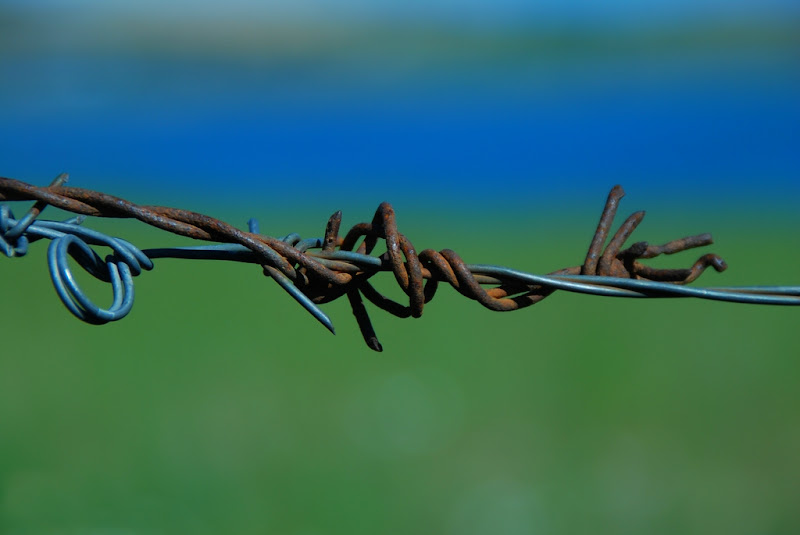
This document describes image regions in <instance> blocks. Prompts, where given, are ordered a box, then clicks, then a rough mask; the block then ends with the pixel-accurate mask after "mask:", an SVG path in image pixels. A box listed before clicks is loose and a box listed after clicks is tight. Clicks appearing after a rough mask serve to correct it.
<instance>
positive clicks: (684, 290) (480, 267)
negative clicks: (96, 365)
mask: <svg viewBox="0 0 800 535" xmlns="http://www.w3.org/2000/svg"><path fill="white" fill-rule="evenodd" d="M66 180H67V175H66V174H62V175H59V176H58V177H56V179H55V180H54V181H53V182H52V183H51V184H50V186H48V187H44V188H39V187H36V186H33V185H31V184H28V183H25V182H21V181H19V180H14V179H10V178H2V177H0V201H31V200H32V201H35V203H34V205H33V207H32V208H31V209H30V210H28V212H27V213H26V214H25V216H23V217H22V218H20V219H15V218H14V215H13V213H12V212H11V209H10V208H9V207H8V206H7V205H0V252H2V253H3V254H5V255H6V256H7V257H20V256H24V255H25V254H26V253H27V248H28V245H29V244H30V243H33V242H35V241H37V240H40V239H43V238H44V239H49V240H51V243H50V246H49V248H48V255H47V258H48V265H49V268H50V274H51V278H52V281H53V285H54V286H55V289H56V293H57V294H58V296H59V297H60V299H61V300H62V302H63V303H64V305H65V306H66V307H67V309H68V310H69V311H70V312H71V313H72V314H73V315H75V316H76V317H77V318H79V319H81V320H83V321H85V322H87V323H92V324H102V323H107V322H109V321H115V320H119V319H121V318H123V317H125V316H126V315H127V314H128V313H129V312H130V310H131V308H132V306H133V296H134V292H133V277H134V276H136V275H138V274H139V273H141V271H142V270H150V269H152V268H153V262H152V260H153V259H157V258H184V259H205V260H228V261H237V262H249V263H256V264H260V265H261V266H262V269H263V272H264V274H265V275H267V276H268V277H270V278H272V279H274V280H275V281H276V282H277V283H278V284H279V286H280V287H281V288H283V289H284V290H285V291H286V292H287V293H289V294H290V295H291V297H292V298H293V299H294V300H296V301H297V302H298V303H299V304H300V305H301V306H303V307H304V308H305V309H306V310H307V311H308V312H309V313H310V314H311V315H312V316H314V318H316V319H317V320H318V321H319V322H320V323H322V324H323V325H324V326H325V327H326V328H327V329H328V330H330V331H331V332H332V333H333V332H334V328H333V324H332V322H331V320H330V318H328V316H327V315H326V314H325V313H324V312H322V310H321V309H320V308H319V305H321V304H324V303H328V302H330V301H334V300H336V299H338V298H340V297H342V296H343V295H346V296H347V299H348V301H349V302H350V306H351V308H352V309H353V314H354V316H355V318H356V322H357V323H358V326H359V328H360V330H361V333H362V335H363V337H364V341H365V342H366V344H367V346H368V347H369V348H370V349H373V350H374V351H382V350H383V347H382V346H381V344H380V342H379V341H378V337H377V335H376V334H375V330H374V328H373V326H372V321H371V320H370V317H369V314H368V312H367V308H366V306H365V304H364V298H366V299H367V300H368V301H369V302H371V303H372V304H374V305H375V306H377V307H378V308H380V309H382V310H385V311H387V312H389V313H390V314H392V315H394V316H397V317H401V318H406V317H415V318H418V317H420V316H421V315H422V311H423V308H424V306H425V304H427V303H429V302H430V301H431V300H432V299H433V297H434V295H435V294H436V291H437V289H438V287H439V284H440V283H442V282H444V283H447V284H450V285H451V286H452V287H453V288H455V289H456V290H457V291H458V292H459V293H461V294H462V295H464V296H465V297H467V298H469V299H472V300H475V301H478V302H479V303H480V304H481V305H483V306H484V307H486V308H488V309H490V310H495V311H510V310H518V309H520V308H525V307H527V306H530V305H533V304H535V303H538V302H539V301H541V300H542V299H544V298H546V297H547V296H549V295H550V294H552V293H553V292H555V291H556V290H566V291H571V292H579V293H586V294H592V295H603V296H610V297H697V298H702V299H712V300H719V301H728V302H737V303H751V304H775V305H800V286H781V287H759V286H753V287H743V288H689V287H686V286H684V285H685V284H687V283H690V282H693V281H694V280H696V279H697V278H698V277H699V276H700V275H701V274H702V273H703V271H704V270H705V269H706V268H708V267H711V268H713V269H715V270H716V271H718V272H721V271H724V270H725V269H726V268H727V265H726V264H725V261H724V260H723V259H722V258H720V257H719V256H717V255H715V254H705V255H702V256H701V257H700V258H698V259H697V260H696V261H695V262H694V264H692V265H691V266H690V267H689V268H682V269H662V268H653V267H651V266H648V265H646V264H643V263H642V262H641V260H645V259H649V258H654V257H656V256H659V255H662V254H667V255H670V254H675V253H679V252H682V251H686V250H688V249H693V248H695V247H703V246H706V245H710V244H711V243H713V240H712V238H711V235H710V234H699V235H697V236H689V237H686V238H681V239H677V240H673V241H670V242H668V243H665V244H663V245H650V244H648V243H647V242H636V243H634V244H633V245H631V246H630V247H628V248H627V249H623V246H624V245H625V242H626V241H627V240H628V239H629V238H630V236H631V234H632V233H633V232H634V231H635V229H636V227H637V226H638V225H639V223H641V221H642V219H643V218H644V215H645V213H644V212H635V213H634V214H633V215H631V216H630V217H628V218H627V219H626V220H625V222H624V223H623V224H622V225H621V226H620V227H619V229H617V231H616V232H615V233H614V234H613V236H611V238H610V239H609V235H610V233H611V226H612V224H613V221H614V218H615V216H616V212H617V209H618V208H619V202H620V200H621V199H622V197H623V196H624V195H625V192H624V191H623V189H622V187H621V186H614V188H612V190H611V192H610V193H609V195H608V199H607V200H606V204H605V207H604V209H603V212H602V215H601V217H600V221H599V222H598V225H597V227H596V229H595V233H594V236H593V238H592V241H591V243H590V245H589V250H588V252H587V253H586V256H585V259H584V262H583V264H582V265H580V266H573V267H568V268H564V269H561V270H558V271H555V272H553V273H550V274H549V275H544V276H543V275H533V274H530V273H525V272H522V271H517V270H513V269H510V268H506V267H502V266H495V265H484V264H466V263H465V262H464V261H463V260H462V259H461V257H460V256H459V255H458V254H457V253H455V252H454V251H452V250H450V249H443V250H441V251H439V252H436V251H434V250H433V249H425V250H423V251H420V252H419V253H417V251H416V249H415V248H414V246H413V244H412V243H411V242H410V241H409V240H408V238H406V237H405V236H404V235H403V234H402V233H400V232H399V231H398V228H397V221H396V217H395V212H394V210H393V209H392V206H391V205H390V204H389V203H387V202H384V203H381V204H380V206H379V207H378V209H377V211H376V212H375V215H374V217H373V218H372V221H371V222H369V223H358V224H356V225H354V226H353V227H351V228H350V230H349V231H348V232H347V233H345V236H344V237H343V238H342V237H340V235H339V231H340V226H341V221H342V212H341V211H338V212H336V213H335V214H333V215H332V216H331V217H330V218H329V219H328V222H327V225H326V227H325V234H324V236H323V237H322V238H311V239H302V238H301V237H300V236H299V235H297V234H289V235H287V236H284V237H282V238H273V237H270V236H266V235H263V234H260V233H259V225H258V221H256V220H255V219H251V220H249V221H248V230H247V231H242V230H239V229H237V228H236V227H233V226H231V225H229V224H227V223H225V222H223V221H220V220H218V219H214V218H212V217H209V216H207V215H203V214H199V213H196V212H191V211H187V210H181V209H177V208H167V207H162V206H140V205H136V204H134V203H132V202H129V201H127V200H124V199H120V198H118V197H114V196H111V195H108V194H105V193H101V192H97V191H92V190H86V189H80V188H71V187H66V186H64V183H65V182H66ZM48 204H51V205H53V206H56V207H58V208H61V209H63V210H67V211H70V212H73V213H75V214H79V215H78V217H76V218H72V219H69V220H66V221H44V220H41V219H38V217H39V216H40V214H41V213H42V211H43V210H44V208H45V207H46V206H47V205H48ZM85 216H94V217H112V218H135V219H137V220H139V221H142V222H143V223H146V224H148V225H151V226H154V227H156V228H159V229H163V230H166V231H168V232H171V233H174V234H178V235H181V236H186V237H189V238H193V239H196V240H204V241H213V242H220V243H218V244H215V245H207V246H193V247H171V248H160V249H145V250H140V249H138V248H137V247H135V246H134V245H132V244H131V243H128V242H127V241H125V240H122V239H121V238H113V237H110V236H107V235H105V234H102V233H100V232H97V231H94V230H91V229H87V228H85V227H83V226H82V225H81V224H82V223H83V220H84V218H85ZM381 241H382V242H383V243H384V244H385V246H386V251H385V252H383V253H382V254H380V255H378V256H375V255H373V254H372V253H373V251H375V248H376V247H377V245H378V244H379V243H380V242H381ZM606 242H608V243H606ZM91 246H102V247H108V248H110V249H111V251H112V254H110V255H108V256H106V258H105V259H101V258H100V256H99V255H98V254H97V253H96V252H95V251H94V249H93V248H92V247H91ZM68 257H72V258H73V259H74V260H75V261H76V262H77V263H78V265H80V266H81V267H82V268H83V269H84V270H86V271H87V272H88V273H90V274H91V275H92V276H94V277H95V278H97V279H99V280H102V281H105V282H109V283H111V285H112V293H113V302H112V305H111V306H110V307H109V308H107V309H103V308H100V307H98V306H97V305H95V304H94V303H93V302H92V301H91V300H90V299H89V298H88V296H86V294H85V293H84V292H83V291H82V290H81V288H80V287H79V286H78V285H77V283H76V282H75V279H74V277H73V276H72V272H71V268H70V266H69V262H68ZM383 271H391V272H392V273H393V275H394V278H395V281H396V282H397V284H398V286H400V288H401V290H402V291H403V293H405V294H406V296H407V297H408V305H406V304H403V303H400V302H397V301H395V300H393V299H390V298H389V297H386V296H385V295H383V294H381V293H380V292H379V291H378V290H377V289H376V288H375V287H374V286H373V285H372V284H371V282H370V279H371V278H372V277H373V276H374V275H376V274H377V273H379V272H383Z"/></svg>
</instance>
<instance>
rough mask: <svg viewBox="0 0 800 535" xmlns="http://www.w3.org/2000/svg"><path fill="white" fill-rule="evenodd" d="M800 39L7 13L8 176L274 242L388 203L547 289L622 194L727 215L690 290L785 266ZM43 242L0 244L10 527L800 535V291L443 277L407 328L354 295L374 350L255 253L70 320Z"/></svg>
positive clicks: (72, 4)
mask: <svg viewBox="0 0 800 535" xmlns="http://www.w3.org/2000/svg"><path fill="white" fill-rule="evenodd" d="M798 23H800V4H797V3H796V2H793V1H788V0H785V1H784V0H759V1H755V0H727V1H721V0H720V1H715V0H706V1H699V2H698V1H688V0H672V1H662V0H653V1H651V2H647V3H642V2H629V1H625V0H614V1H611V2H603V3H591V2H569V3H565V2H557V1H555V0H540V1H538V2H527V1H526V2H523V1H517V0H498V1H495V2H491V3H489V2H485V3H484V2H477V1H474V0H463V1H460V2H453V1H449V0H436V1H429V2H425V3H419V2H405V3H401V2H394V3H385V2H383V3H376V2H367V1H364V0H338V1H336V2H334V1H330V0H316V1H311V0H299V1H293V2H282V1H280V0H271V1H255V0H229V1H227V2H211V1H208V0H197V1H193V2H188V1H173V2H156V1H154V0H141V1H139V2H126V3H123V2H101V1H99V0H73V1H62V0H34V1H30V0H2V1H1V2H0V74H2V80H3V82H2V84H0V104H1V105H0V126H1V128H0V163H1V164H2V165H0V175H2V176H6V177H12V178H17V179H20V180H24V181H27V182H31V183H35V184H39V185H44V184H47V183H48V182H49V181H50V180H51V179H52V178H53V177H54V176H55V175H57V174H58V173H60V172H62V171H67V172H69V173H70V174H71V181H70V184H71V185H74V186H78V187H85V188H91V189H97V190H101V191H104V192H107V193H110V194H115V195H119V196H123V197H126V198H128V199H130V200H132V201H134V202H137V203H140V204H157V205H167V206H177V207H181V208H187V209H192V210H196V211H201V212H205V213H208V214H209V215H213V216H216V217H220V218H222V219H225V220H227V221H229V222H231V223H233V224H236V225H238V226H240V227H242V228H244V226H245V223H246V221H247V219H248V218H250V217H257V218H259V220H260V222H261V228H262V232H265V233H268V234H271V235H283V234H287V233H289V232H299V233H300V234H301V235H303V237H313V236H318V235H321V234H322V233H323V231H324V224H325V221H326V220H327V218H328V216H329V215H330V214H331V213H333V212H334V211H335V210H338V209H342V210H344V227H349V226H350V225H352V224H354V223H357V222H360V221H368V220H370V219H371V217H372V213H373V211H374V209H375V208H376V207H377V205H378V203H379V202H381V201H383V200H388V201H390V202H392V203H393V205H394V206H395V209H396V211H397V214H398V222H399V225H400V230H401V231H402V232H404V233H405V234H406V235H407V236H408V237H409V238H410V239H411V240H412V242H413V243H414V244H415V245H416V247H417V249H423V248H428V247H430V248H434V249H443V248H452V249H454V250H456V251H458V252H459V253H460V254H461V255H462V257H463V258H464V259H465V260H466V261H467V262H474V263H495V264H502V265H508V266H512V267H515V268H518V269H522V270H526V271H530V272H536V273H542V272H548V271H552V270H555V269H558V268H561V267H565V266H568V265H576V264H579V263H581V261H582V259H583V256H584V255H585V250H586V248H587V247H588V244H589V241H590V239H591V236H592V233H593V230H594V226H595V224H596V222H597V218H598V217H599V213H600V210H601V208H602V204H603V202H604V199H605V196H606V194H607V193H608V190H609V189H610V188H611V187H612V186H613V185H614V184H616V183H620V184H622V185H623V186H624V187H625V189H626V191H627V192H628V196H627V197H626V198H625V199H624V200H623V201H622V205H621V213H620V217H623V216H626V215H628V214H629V213H630V212H633V211H635V210H639V209H647V210H648V216H647V218H646V219H645V220H644V223H643V224H642V225H641V226H640V228H639V229H638V230H637V232H636V234H635V238H636V240H637V241H638V240H647V241H650V242H653V243H660V242H665V241H668V240H670V239H674V238H678V237H683V236H686V235H690V234H697V233H700V232H706V231H710V232H713V233H714V236H715V238H716V243H715V245H714V246H713V251H714V252H717V253H719V254H720V255H721V256H723V257H724V258H725V259H726V260H727V261H728V263H729V265H730V268H729V270H728V271H727V272H725V273H723V274H716V273H708V274H706V275H704V276H703V277H702V278H701V279H700V281H698V283H696V284H702V285H745V284H746V285H752V284H797V283H798V273H797V268H796V266H797V265H798V261H800V233H798V224H799V223H800V215H798V214H799V213H800V212H798V210H797V204H798V200H799V199H800V151H799V150H798V148H799V147H798V139H799V138H798V125H800V97H799V96H798V95H800V32H799V31H798ZM13 208H14V210H15V211H16V212H17V214H18V215H19V214H21V213H22V212H23V211H24V210H25V209H26V208H27V205H26V206H14V207H13ZM64 216H65V214H63V213H60V212H59V211H58V210H55V209H52V208H49V209H48V210H47V211H46V212H45V217H50V218H61V217H64ZM620 221H621V219H620ZM86 224H87V225H89V226H91V227H92V228H98V229H100V230H105V231H107V232H110V233H113V234H116V235H119V236H121V237H124V238H126V239H129V240H130V241H132V242H134V243H135V244H137V245H139V246H140V247H154V246H162V245H169V244H183V245H186V244H187V243H186V242H187V240H182V239H180V238H177V237H173V236H169V235H166V234H164V233H161V232H158V231H155V230H150V229H147V228H142V225H137V224H135V223H131V222H125V221H89V222H87V223H86ZM32 249H33V250H32V251H31V253H30V254H29V256H28V257H25V258H21V259H4V260H0V262H2V267H0V273H1V274H2V276H1V277H0V288H2V291H3V295H4V304H5V306H3V307H2V310H1V311H0V325H2V326H3V327H2V333H3V335H4V343H3V349H2V351H0V531H2V532H3V533H10V534H28V533H31V534H33V533H67V534H73V533H74V534H83V533H91V534H99V533H114V534H122V533H126V534H127V533H147V534H149V533H185V532H192V533H219V532H229V533H287V534H290V533H291V534H294V533H297V534H314V533H348V534H352V533H453V534H470V533H498V534H506V533H507V534H522V533H526V534H527V533H575V532H587V531H590V530H591V531H592V532H595V533H596V532H603V533H642V532H649V533H675V532H681V533H729V534H735V533H774V534H781V533H796V532H797V531H798V529H800V513H798V510H797V499H796V497H797V496H798V493H799V492H800V484H798V481H800V456H798V453H797V452H798V451H800V425H798V424H800V393H798V392H800V390H799V389H798V388H797V385H798V381H800V363H798V362H797V355H798V354H800V351H798V349H800V343H799V342H798V339H797V332H796V327H797V317H798V316H797V311H796V310H793V309H786V308H767V307H755V306H744V305H732V304H730V305H729V304H720V303H706V302H696V301H682V300H670V301H666V300H665V301H656V300H651V301H646V302H645V301H628V300H613V299H602V298H597V297H589V296H580V295H569V294H565V293H559V294H555V295H553V296H552V297H550V298H548V299H547V300H546V301H545V302H543V303H541V304H539V305H537V306H535V307H533V308H530V309H526V310H524V311H520V312H515V313H512V314H498V313H492V312H489V311H487V310H484V309H482V308H481V307H480V306H479V305H477V304H475V303H469V302H466V301H465V300H464V298H463V297H461V296H459V295H458V294H456V292H454V291H452V290H451V289H449V288H442V289H440V292H439V293H438V294H437V296H436V299H435V300H434V301H433V302H432V303H431V304H430V305H429V306H427V307H426V309H425V314H424V316H423V317H422V318H421V319H419V320H410V319H409V320H400V319H397V318H394V317H387V315H386V314H384V313H382V312H380V311H377V310H376V311H374V312H373V314H372V315H373V320H374V322H375V325H376V329H377V331H378V334H379V336H380V337H381V340H382V342H383V345H384V348H385V351H384V353H383V354H380V355H378V354H373V353H371V352H370V351H369V350H368V349H367V348H366V347H365V346H364V345H363V343H362V341H361V339H360V335H359V333H358V330H357V327H356V326H355V322H354V321H353V319H352V314H351V312H350V311H349V310H348V307H347V305H346V304H345V303H338V302H337V303H332V304H330V305H326V308H325V310H326V312H327V313H328V314H329V315H330V316H331V318H332V319H333V321H334V323H335V325H336V327H337V335H336V337H332V336H331V335H330V333H328V332H327V331H325V330H324V329H323V328H321V327H320V326H319V325H318V324H316V322H314V321H313V320H312V319H311V318H310V317H307V314H306V313H305V312H304V311H302V310H301V309H300V307H298V306H296V304H295V303H294V302H292V301H291V300H290V299H289V298H288V296H286V295H285V294H283V293H282V292H281V290H280V289H279V288H277V286H276V285H274V284H273V283H271V281H268V280H264V279H263V277H262V275H261V274H260V269H259V268H258V267H254V266H246V265H223V264H215V263H211V262H209V263H201V262H193V263H187V262H185V261H179V260H162V261H158V262H157V263H156V268H155V270H154V271H153V272H152V273H145V274H143V275H141V276H140V277H139V278H138V279H137V286H136V291H137V302H136V305H135V306H134V309H133V312H132V313H131V315H130V317H128V318H127V319H125V320H124V321H121V322H119V323H118V324H111V325H106V326H103V327H92V326H88V325H84V324H82V323H80V322H79V321H78V320H76V319H74V318H73V317H71V316H70V315H69V314H68V313H67V312H66V310H64V308H63V306H62V305H61V304H60V303H59V302H58V299H57V298H56V296H55V295H54V292H53V290H52V288H51V286H50V282H49V277H48V274H47V269H46V265H45V260H44V258H45V249H46V248H45V247H44V246H43V244H38V245H35V246H34V247H32ZM703 252H706V251H703ZM699 254H700V253H699V252H698V253H693V252H687V253H683V254H681V255H677V256H674V257H670V258H668V259H663V260H662V259H657V260H654V261H652V264H653V265H658V266H672V267H685V266H689V265H691V263H692V262H693V261H694V259H695V258H696V256H697V255H699ZM81 282H82V283H84V284H87V285H89V287H90V288H92V289H93V291H95V292H96V295H97V301H98V302H99V303H105V302H107V301H109V300H110V296H109V295H110V292H108V289H107V288H106V287H104V286H102V285H100V284H96V285H95V286H94V287H92V281H89V280H85V279H81ZM386 288H387V291H388V292H389V293H392V292H394V295H395V296H397V294H398V291H397V290H392V288H391V281H388V282H387V284H386Z"/></svg>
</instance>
